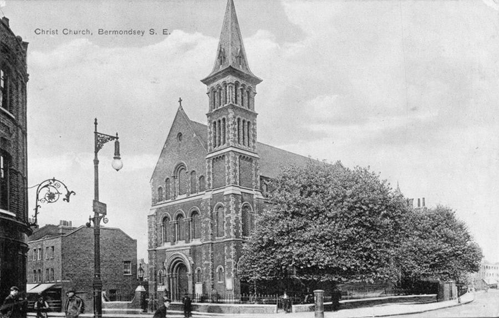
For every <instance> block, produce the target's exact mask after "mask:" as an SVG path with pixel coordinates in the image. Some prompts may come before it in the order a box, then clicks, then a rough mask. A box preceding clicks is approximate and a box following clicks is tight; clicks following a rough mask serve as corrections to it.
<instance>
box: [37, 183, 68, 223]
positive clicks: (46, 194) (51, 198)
mask: <svg viewBox="0 0 499 318" xmlns="http://www.w3.org/2000/svg"><path fill="white" fill-rule="evenodd" d="M61 190H62V192H61ZM64 191H65V192H66V193H64ZM71 194H74V195H76V193H75V192H74V191H70V190H69V189H68V187H67V186H66V185H65V184H64V183H63V182H62V181H60V180H57V179H56V178H52V179H47V180H45V181H43V182H41V183H40V184H39V185H38V187H37V188H36V201H35V202H36V207H35V209H34V210H35V214H34V215H33V220H34V221H33V222H30V223H29V226H30V227H34V228H38V214H39V213H40V212H39V211H38V209H40V208H41V205H40V203H55V202H57V201H58V200H59V198H60V197H61V196H63V198H62V200H63V201H66V202H68V203H69V199H70V198H71Z"/></svg>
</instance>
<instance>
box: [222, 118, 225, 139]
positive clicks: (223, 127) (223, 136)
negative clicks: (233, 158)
mask: <svg viewBox="0 0 499 318" xmlns="http://www.w3.org/2000/svg"><path fill="white" fill-rule="evenodd" d="M222 145H225V118H222Z"/></svg>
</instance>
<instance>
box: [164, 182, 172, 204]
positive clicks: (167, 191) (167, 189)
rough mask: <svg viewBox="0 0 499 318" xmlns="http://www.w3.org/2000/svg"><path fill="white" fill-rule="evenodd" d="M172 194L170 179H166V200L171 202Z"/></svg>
mask: <svg viewBox="0 0 499 318" xmlns="http://www.w3.org/2000/svg"><path fill="white" fill-rule="evenodd" d="M170 193H171V185H170V178H166V180H165V200H170Z"/></svg>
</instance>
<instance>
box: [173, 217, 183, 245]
mask: <svg viewBox="0 0 499 318" xmlns="http://www.w3.org/2000/svg"><path fill="white" fill-rule="evenodd" d="M175 234H176V236H177V241H183V240H185V226H184V216H183V215H182V214H179V215H178V216H177V222H175Z"/></svg>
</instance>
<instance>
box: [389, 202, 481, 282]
mask: <svg viewBox="0 0 499 318" xmlns="http://www.w3.org/2000/svg"><path fill="white" fill-rule="evenodd" d="M405 225H406V229H405V231H404V232H405V233H406V237H405V239H404V240H403V241H402V244H401V246H400V249H399V252H398V253H397V255H398V256H397V263H398V264H399V265H400V269H401V271H402V273H403V276H404V277H406V278H409V279H410V280H413V281H414V280H419V279H425V278H431V279H439V280H461V278H462V277H464V276H465V274H466V273H470V272H477V271H478V270H479V268H480V262H481V259H482V251H481V249H480V247H479V246H478V245H477V244H476V243H475V242H474V240H473V238H472V236H471V234H470V233H469V231H468V228H467V226H466V224H465V223H464V222H462V221H460V220H459V219H458V218H457V217H456V214H455V212H454V211H453V210H452V209H450V208H448V207H445V206H437V207H436V208H434V209H422V210H420V209H415V210H412V211H411V212H410V213H409V214H408V215H407V221H406V223H405Z"/></svg>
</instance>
